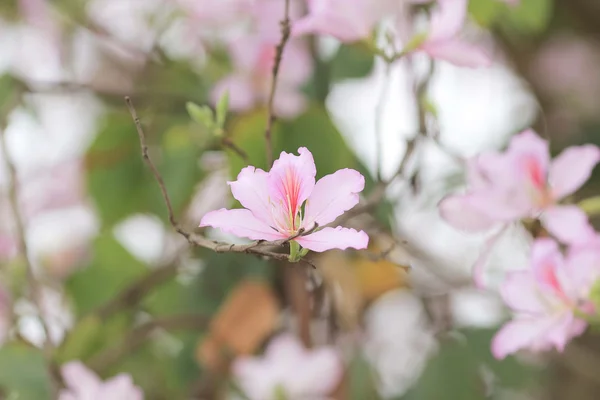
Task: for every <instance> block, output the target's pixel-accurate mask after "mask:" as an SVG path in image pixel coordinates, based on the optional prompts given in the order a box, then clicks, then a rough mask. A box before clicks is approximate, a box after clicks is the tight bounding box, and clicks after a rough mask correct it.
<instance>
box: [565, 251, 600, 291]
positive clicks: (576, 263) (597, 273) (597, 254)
mask: <svg viewBox="0 0 600 400" xmlns="http://www.w3.org/2000/svg"><path fill="white" fill-rule="evenodd" d="M565 263H566V270H565V274H564V281H565V285H564V286H565V287H566V288H567V290H568V294H569V297H571V298H573V299H577V298H578V297H581V296H587V293H589V291H590V289H591V287H592V285H593V284H594V283H595V282H596V280H598V278H600V243H599V242H598V241H594V242H592V243H590V244H589V245H586V246H571V247H570V248H569V251H568V253H567V256H566V260H565Z"/></svg>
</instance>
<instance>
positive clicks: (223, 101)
mask: <svg viewBox="0 0 600 400" xmlns="http://www.w3.org/2000/svg"><path fill="white" fill-rule="evenodd" d="M227 111H229V91H225V93H223V95H222V96H221V98H220V99H219V102H218V103H217V127H218V128H220V129H223V126H224V125H225V119H226V118H227Z"/></svg>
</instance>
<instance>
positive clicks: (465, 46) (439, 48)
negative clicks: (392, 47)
mask: <svg viewBox="0 0 600 400" xmlns="http://www.w3.org/2000/svg"><path fill="white" fill-rule="evenodd" d="M421 49H422V50H423V51H424V52H425V53H427V54H428V55H429V56H430V57H431V58H434V59H437V60H444V61H447V62H449V63H451V64H454V65H456V66H459V67H469V68H478V67H489V66H490V65H492V59H491V58H490V56H489V55H488V54H487V53H486V52H485V51H483V50H482V49H480V48H479V47H477V46H474V45H472V44H470V43H466V42H463V41H460V40H457V39H452V40H443V41H431V42H426V43H425V44H423V45H422V46H421Z"/></svg>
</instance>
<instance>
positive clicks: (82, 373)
mask: <svg viewBox="0 0 600 400" xmlns="http://www.w3.org/2000/svg"><path fill="white" fill-rule="evenodd" d="M61 375H62V378H63V381H64V382H65V385H66V386H67V388H68V389H69V390H70V391H71V392H72V393H73V394H75V395H76V396H77V398H83V399H87V398H94V397H95V396H96V394H97V391H98V390H99V389H100V386H101V385H102V381H100V378H98V377H97V376H96V374H94V373H93V372H92V371H90V370H89V369H88V368H87V367H86V366H85V365H84V364H83V363H82V362H80V361H71V362H69V363H67V364H65V365H63V366H62V367H61Z"/></svg>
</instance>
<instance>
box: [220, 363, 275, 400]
mask: <svg viewBox="0 0 600 400" xmlns="http://www.w3.org/2000/svg"><path fill="white" fill-rule="evenodd" d="M273 367H277V365H270V364H269V363H267V362H265V360H263V359H259V358H256V357H238V358H236V359H235V361H234V363H233V366H232V372H233V375H234V376H235V378H236V381H237V383H238V385H239V387H240V388H241V389H242V391H243V392H244V394H245V395H246V396H247V397H248V398H249V399H250V400H259V399H271V398H272V396H273V395H274V391H275V387H277V385H279V384H281V379H280V376H279V375H280V374H279V371H278V370H277V369H275V368H273Z"/></svg>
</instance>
